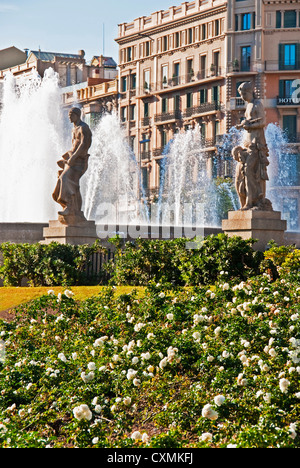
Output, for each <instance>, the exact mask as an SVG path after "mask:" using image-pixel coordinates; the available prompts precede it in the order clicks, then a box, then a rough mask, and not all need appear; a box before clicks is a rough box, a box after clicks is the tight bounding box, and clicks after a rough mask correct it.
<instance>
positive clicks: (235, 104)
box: [230, 97, 246, 110]
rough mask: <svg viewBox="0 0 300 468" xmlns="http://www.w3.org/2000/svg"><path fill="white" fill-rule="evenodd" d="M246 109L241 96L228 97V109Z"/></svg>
mask: <svg viewBox="0 0 300 468" xmlns="http://www.w3.org/2000/svg"><path fill="white" fill-rule="evenodd" d="M240 109H246V102H245V101H244V99H242V98H238V97H235V98H230V110H240Z"/></svg>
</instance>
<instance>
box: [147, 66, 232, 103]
mask: <svg viewBox="0 0 300 468" xmlns="http://www.w3.org/2000/svg"><path fill="white" fill-rule="evenodd" d="M225 72H226V70H225V69H224V68H221V67H214V68H211V69H209V70H200V71H199V72H198V73H188V74H187V75H180V76H173V78H170V79H164V80H163V81H158V82H156V83H151V84H149V85H148V86H147V87H144V88H140V89H139V94H138V95H139V97H142V98H144V97H146V96H147V95H149V94H155V93H162V92H167V91H172V90H173V89H176V88H179V87H180V86H189V87H191V86H194V85H198V84H199V83H201V82H202V81H204V80H210V81H211V80H215V81H216V80H220V79H222V78H225Z"/></svg>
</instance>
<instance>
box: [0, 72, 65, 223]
mask: <svg viewBox="0 0 300 468" xmlns="http://www.w3.org/2000/svg"><path fill="white" fill-rule="evenodd" d="M2 102H3V109H2V113H1V120H0V205H1V211H0V221H1V222H47V221H48V220H49V219H53V216H55V214H56V207H55V203H54V202H53V201H52V199H51V193H52V192H53V188H54V186H55V181H56V177H57V169H56V160H57V159H58V158H57V156H58V155H60V154H63V146H64V138H63V117H62V112H61V95H60V91H59V85H58V76H57V75H56V74H55V73H54V71H53V70H52V69H49V70H47V71H46V73H45V77H44V79H43V80H42V79H41V78H40V76H39V75H38V74H37V73H33V74H32V75H31V76H30V77H29V78H28V77H26V78H25V77H21V78H20V79H19V80H18V81H17V82H16V79H15V78H14V77H13V75H11V74H8V75H7V76H6V78H5V82H4V86H3V101H2Z"/></svg>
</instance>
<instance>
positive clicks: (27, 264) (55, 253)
mask: <svg viewBox="0 0 300 468" xmlns="http://www.w3.org/2000/svg"><path fill="white" fill-rule="evenodd" d="M104 251H105V249H103V247H101V245H100V243H99V241H96V242H95V244H94V245H92V246H89V245H79V246H74V245H71V244H66V245H62V244H59V243H56V242H52V243H51V244H49V245H43V244H13V243H9V242H7V243H4V244H1V245H0V253H2V256H3V265H2V266H1V267H0V278H2V279H3V280H4V285H5V286H21V283H22V280H23V278H27V279H28V281H29V284H30V285H31V286H56V285H62V286H71V285H75V284H86V283H87V279H86V274H85V272H86V269H87V267H88V265H89V263H90V259H91V256H92V255H93V254H94V253H101V252H104Z"/></svg>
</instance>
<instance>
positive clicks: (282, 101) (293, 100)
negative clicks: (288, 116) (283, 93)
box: [277, 97, 300, 106]
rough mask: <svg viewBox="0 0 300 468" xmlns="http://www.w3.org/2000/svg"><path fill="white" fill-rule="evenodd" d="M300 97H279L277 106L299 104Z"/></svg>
mask: <svg viewBox="0 0 300 468" xmlns="http://www.w3.org/2000/svg"><path fill="white" fill-rule="evenodd" d="M299 105H300V97H278V98H277V106H299Z"/></svg>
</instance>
